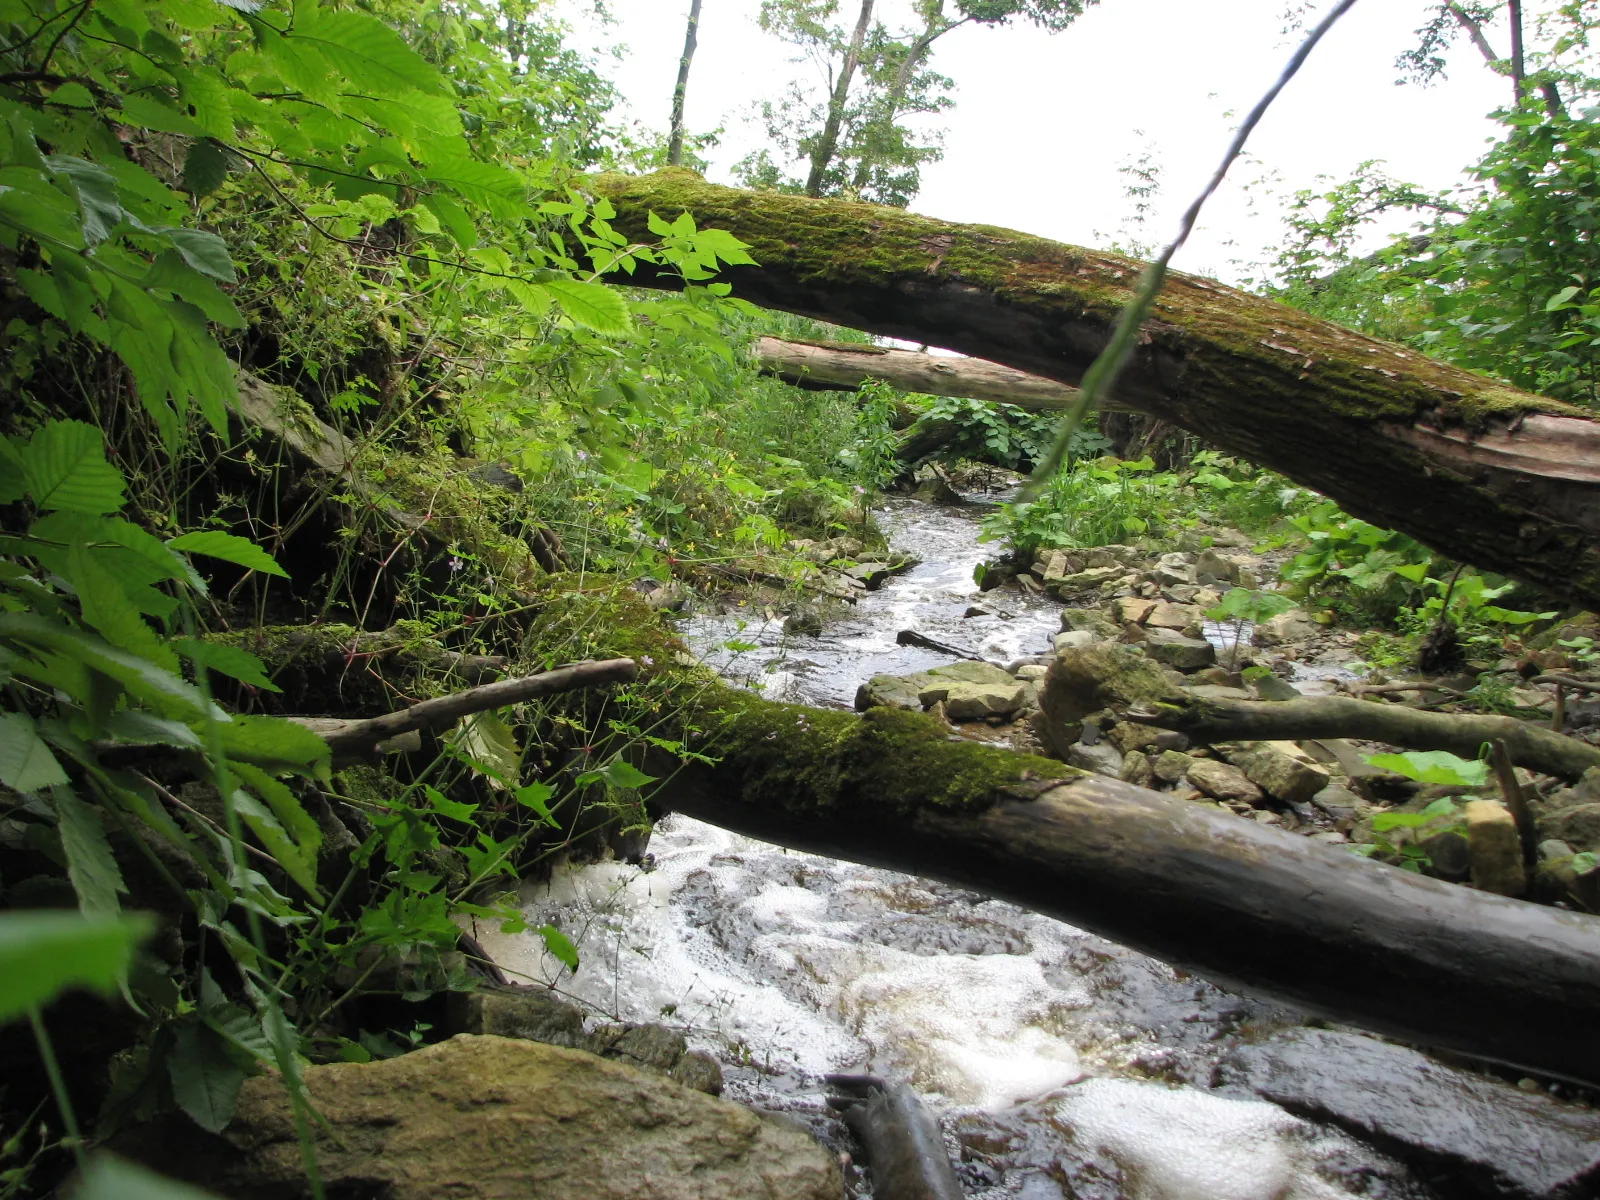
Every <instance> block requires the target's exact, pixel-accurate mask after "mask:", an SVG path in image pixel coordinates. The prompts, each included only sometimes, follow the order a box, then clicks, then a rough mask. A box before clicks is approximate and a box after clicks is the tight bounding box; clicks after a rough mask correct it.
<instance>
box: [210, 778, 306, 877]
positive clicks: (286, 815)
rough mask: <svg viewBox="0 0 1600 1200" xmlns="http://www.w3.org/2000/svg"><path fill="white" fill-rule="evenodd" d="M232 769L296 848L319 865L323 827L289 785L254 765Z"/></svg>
mask: <svg viewBox="0 0 1600 1200" xmlns="http://www.w3.org/2000/svg"><path fill="white" fill-rule="evenodd" d="M229 769H230V770H232V771H233V773H234V774H235V775H237V776H238V777H239V782H240V783H242V784H244V785H245V787H247V788H249V789H250V790H251V791H252V792H254V793H255V794H256V795H257V796H259V797H260V798H261V799H263V800H265V801H266V802H267V805H268V807H270V808H271V809H272V813H273V815H274V816H275V817H277V818H278V821H279V823H280V824H282V826H283V827H284V829H285V830H287V831H288V833H289V836H290V837H292V838H293V839H294V841H295V844H296V845H297V846H299V847H300V849H301V851H302V852H303V853H304V854H305V855H306V857H307V858H309V859H310V860H311V861H313V862H315V861H316V858H317V851H319V850H320V849H322V826H320V825H318V824H317V822H316V818H315V817H313V816H312V815H311V814H310V813H308V812H307V811H306V810H305V808H304V806H303V805H301V803H300V801H299V800H297V799H296V798H295V794H294V793H293V792H292V791H290V790H289V785H288V784H286V783H284V782H283V781H282V780H281V779H274V778H273V777H272V776H271V775H269V774H267V772H265V771H263V770H261V768H259V767H256V766H252V765H251V764H250V763H242V762H234V763H230V764H229Z"/></svg>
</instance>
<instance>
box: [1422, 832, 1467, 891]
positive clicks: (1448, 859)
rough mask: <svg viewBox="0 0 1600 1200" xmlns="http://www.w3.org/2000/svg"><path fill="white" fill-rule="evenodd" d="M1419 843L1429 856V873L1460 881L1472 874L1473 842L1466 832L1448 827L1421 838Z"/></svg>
mask: <svg viewBox="0 0 1600 1200" xmlns="http://www.w3.org/2000/svg"><path fill="white" fill-rule="evenodd" d="M1417 845H1418V846H1420V847H1421V848H1422V852H1423V853H1424V854H1426V855H1427V856H1428V867H1427V873H1428V874H1429V875H1433V876H1436V877H1437V878H1439V879H1448V880H1450V881H1451V882H1452V883H1460V882H1462V881H1463V880H1465V879H1467V878H1468V877H1469V876H1470V875H1471V874H1472V843H1471V842H1469V841H1468V840H1467V836H1466V834H1464V833H1461V832H1459V831H1458V830H1454V829H1447V830H1445V831H1444V832H1443V833H1436V834H1434V835H1433V836H1432V837H1430V838H1425V839H1422V840H1419V841H1418V842H1417Z"/></svg>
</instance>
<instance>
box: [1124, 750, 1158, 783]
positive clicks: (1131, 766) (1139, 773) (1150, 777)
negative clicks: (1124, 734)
mask: <svg viewBox="0 0 1600 1200" xmlns="http://www.w3.org/2000/svg"><path fill="white" fill-rule="evenodd" d="M1119 778H1120V779H1121V780H1122V781H1123V782H1124V783H1131V784H1133V786H1134V787H1142V788H1147V787H1150V786H1151V785H1152V784H1153V783H1155V772H1154V770H1152V769H1151V766H1150V759H1149V757H1148V756H1147V755H1146V754H1145V753H1144V752H1143V751H1142V750H1133V751H1130V752H1129V753H1128V754H1127V755H1126V756H1125V757H1124V758H1123V760H1122V774H1121V775H1120V776H1119Z"/></svg>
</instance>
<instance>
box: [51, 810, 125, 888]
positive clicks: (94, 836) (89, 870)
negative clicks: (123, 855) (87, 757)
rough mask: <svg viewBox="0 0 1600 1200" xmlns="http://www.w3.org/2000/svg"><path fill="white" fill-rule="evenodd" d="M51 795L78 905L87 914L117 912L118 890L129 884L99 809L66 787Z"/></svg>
mask: <svg viewBox="0 0 1600 1200" xmlns="http://www.w3.org/2000/svg"><path fill="white" fill-rule="evenodd" d="M50 799H51V801H52V803H54V805H55V810H56V816H57V817H58V818H59V820H60V825H59V830H60V833H61V849H62V850H63V851H64V852H65V854H66V856H67V875H68V877H69V878H70V879H71V880H72V887H73V890H75V891H76V892H77V893H78V907H79V908H80V909H81V910H82V911H83V914H84V916H86V917H98V916H113V915H115V914H116V913H117V912H119V911H121V907H122V906H121V905H120V904H119V903H118V902H117V894H118V893H119V892H126V891H127V890H128V888H127V885H126V884H124V883H123V882H122V872H121V870H120V869H118V867H117V860H116V859H115V858H113V857H112V854H111V843H110V842H108V841H107V840H106V831H105V826H104V825H102V824H101V823H100V811H99V809H97V808H93V807H91V806H90V805H87V804H85V803H84V802H83V801H82V800H79V799H78V798H77V797H76V796H74V795H73V794H72V792H71V790H70V789H68V788H65V787H58V788H52V789H51V792H50Z"/></svg>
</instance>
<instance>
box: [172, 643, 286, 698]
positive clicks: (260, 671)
mask: <svg viewBox="0 0 1600 1200" xmlns="http://www.w3.org/2000/svg"><path fill="white" fill-rule="evenodd" d="M172 648H173V649H174V650H176V651H177V652H178V653H179V654H181V655H183V656H184V657H185V658H187V659H188V660H189V661H190V662H192V663H194V664H195V665H196V666H197V667H205V668H207V669H208V670H212V671H216V672H217V673H218V674H219V675H226V676H228V678H230V679H237V680H238V681H239V682H240V683H247V684H249V685H250V686H251V687H256V688H260V689H262V691H267V692H281V691H282V690H283V689H282V688H280V687H279V686H278V685H277V684H275V683H273V682H272V680H270V679H268V678H267V667H266V664H265V663H263V662H262V661H261V660H260V659H259V658H257V657H256V656H255V655H254V654H251V653H250V652H249V651H248V650H241V649H239V647H237V646H229V645H226V644H224V643H222V642H202V641H200V640H199V639H198V638H179V639H178V640H177V641H175V642H173V643H172Z"/></svg>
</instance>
